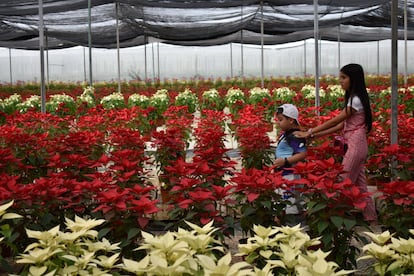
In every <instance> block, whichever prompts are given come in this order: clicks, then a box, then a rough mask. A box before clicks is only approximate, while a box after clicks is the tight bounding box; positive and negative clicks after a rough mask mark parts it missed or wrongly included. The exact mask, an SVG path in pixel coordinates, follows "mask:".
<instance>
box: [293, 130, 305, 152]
mask: <svg viewBox="0 0 414 276" xmlns="http://www.w3.org/2000/svg"><path fill="white" fill-rule="evenodd" d="M289 145H290V146H291V147H292V149H293V153H299V152H304V151H306V139H304V138H298V137H295V136H294V135H293V134H292V135H290V137H289Z"/></svg>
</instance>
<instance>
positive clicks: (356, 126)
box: [342, 111, 377, 221]
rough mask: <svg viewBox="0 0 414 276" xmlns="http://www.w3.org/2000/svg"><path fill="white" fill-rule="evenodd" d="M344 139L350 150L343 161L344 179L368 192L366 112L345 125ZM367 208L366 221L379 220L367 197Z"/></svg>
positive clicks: (349, 120) (348, 120)
mask: <svg viewBox="0 0 414 276" xmlns="http://www.w3.org/2000/svg"><path fill="white" fill-rule="evenodd" d="M344 139H345V143H346V144H347V145H348V149H347V151H346V153H345V156H344V158H343V161H342V165H343V166H344V170H345V171H346V173H345V174H343V177H349V178H350V179H351V181H352V183H354V184H355V185H357V186H358V187H359V188H360V190H361V192H367V191H368V188H367V180H366V176H365V162H366V159H367V155H368V142H367V136H366V127H365V113H364V111H360V112H356V113H353V114H352V115H351V116H350V117H349V118H348V119H346V120H345V124H344ZM366 200H367V206H366V208H365V209H364V210H363V212H362V214H363V216H364V219H365V220H366V221H375V220H377V212H376V210H375V207H374V202H373V200H372V198H371V197H367V199H366Z"/></svg>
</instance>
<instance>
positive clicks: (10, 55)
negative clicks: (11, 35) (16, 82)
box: [9, 48, 13, 84]
mask: <svg viewBox="0 0 414 276" xmlns="http://www.w3.org/2000/svg"><path fill="white" fill-rule="evenodd" d="M9 70H10V71H9V72H10V84H13V70H12V54H11V48H9Z"/></svg>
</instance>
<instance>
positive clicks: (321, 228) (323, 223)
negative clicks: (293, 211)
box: [318, 221, 329, 235]
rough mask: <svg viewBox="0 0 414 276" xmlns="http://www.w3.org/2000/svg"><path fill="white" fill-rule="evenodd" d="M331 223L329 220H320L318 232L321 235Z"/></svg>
mask: <svg viewBox="0 0 414 276" xmlns="http://www.w3.org/2000/svg"><path fill="white" fill-rule="evenodd" d="M328 226H329V223H328V222H327V221H320V222H319V223H318V233H319V235H320V234H322V233H323V231H325V229H326V228H328Z"/></svg>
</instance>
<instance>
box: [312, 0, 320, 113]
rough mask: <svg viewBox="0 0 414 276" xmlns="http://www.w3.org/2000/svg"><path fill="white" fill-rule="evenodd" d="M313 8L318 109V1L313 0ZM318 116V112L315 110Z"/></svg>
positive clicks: (317, 103)
mask: <svg viewBox="0 0 414 276" xmlns="http://www.w3.org/2000/svg"><path fill="white" fill-rule="evenodd" d="M313 8H314V38H315V106H316V107H317V108H318V107H319V106H320V103H319V72H320V69H319V13H318V0H313ZM317 114H318V115H319V110H318V109H317Z"/></svg>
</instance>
